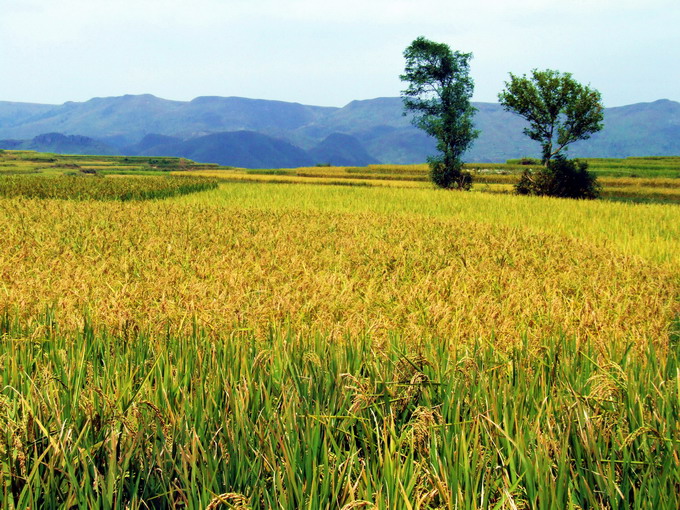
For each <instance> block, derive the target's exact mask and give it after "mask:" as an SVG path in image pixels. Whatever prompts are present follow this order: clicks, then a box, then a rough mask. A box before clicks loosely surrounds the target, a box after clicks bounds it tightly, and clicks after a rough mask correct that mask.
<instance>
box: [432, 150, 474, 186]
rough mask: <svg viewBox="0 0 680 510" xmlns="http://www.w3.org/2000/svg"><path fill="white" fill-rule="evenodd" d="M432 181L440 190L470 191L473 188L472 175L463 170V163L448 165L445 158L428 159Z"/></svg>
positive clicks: (456, 162)
mask: <svg viewBox="0 0 680 510" xmlns="http://www.w3.org/2000/svg"><path fill="white" fill-rule="evenodd" d="M428 162H429V165H430V180H431V181H432V182H433V183H434V184H435V185H437V186H439V187H440V188H452V189H460V190H465V191H467V190H469V189H470V188H471V187H472V174H471V173H470V172H468V171H467V170H463V169H462V168H463V162H462V161H460V160H454V161H452V162H450V163H449V164H448V165H447V164H446V163H445V161H444V159H443V158H428Z"/></svg>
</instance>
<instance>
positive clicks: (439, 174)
mask: <svg viewBox="0 0 680 510" xmlns="http://www.w3.org/2000/svg"><path fill="white" fill-rule="evenodd" d="M404 58H405V59H406V67H405V69H404V74H402V75H401V76H400V78H401V80H402V81H404V82H407V83H408V87H407V88H406V90H404V91H402V99H403V101H404V115H406V114H407V113H408V112H411V113H413V114H414V116H413V124H414V125H415V126H416V127H418V128H420V129H422V130H423V131H425V132H426V133H427V134H428V135H430V136H433V137H434V138H435V139H436V140H437V149H438V151H439V152H440V155H438V156H434V157H430V158H428V162H429V164H430V177H431V178H432V181H433V182H434V183H435V184H436V185H437V186H440V187H442V188H458V189H470V186H471V184H472V176H471V175H470V173H469V172H466V171H463V169H462V167H463V162H462V159H461V156H462V155H463V153H464V152H465V151H466V150H467V149H468V148H469V147H470V145H471V144H472V142H473V141H474V139H475V138H477V136H478V135H479V132H478V131H476V130H475V129H474V126H473V123H472V117H473V115H474V112H475V108H473V107H472V105H471V104H470V98H471V97H472V92H473V90H474V82H473V81H472V78H470V64H469V62H470V59H471V58H472V54H471V53H460V52H458V51H455V52H454V51H451V48H449V46H448V45H446V44H443V43H436V42H432V41H429V40H428V39H425V38H424V37H418V38H417V39H416V40H415V41H413V42H412V43H411V44H410V45H409V47H408V48H406V50H405V51H404Z"/></svg>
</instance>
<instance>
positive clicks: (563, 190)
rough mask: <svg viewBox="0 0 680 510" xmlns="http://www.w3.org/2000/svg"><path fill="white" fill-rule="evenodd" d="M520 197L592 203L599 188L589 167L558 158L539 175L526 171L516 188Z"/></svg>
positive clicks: (599, 190) (576, 161)
mask: <svg viewBox="0 0 680 510" xmlns="http://www.w3.org/2000/svg"><path fill="white" fill-rule="evenodd" d="M515 191H516V192H517V194H519V195H541V196H550V197H561V198H584V199H585V198H587V199H594V198H598V197H599V196H600V192H601V187H600V184H599V183H598V182H597V177H596V176H595V174H593V173H591V172H589V171H588V163H587V162H585V161H579V160H578V159H575V160H569V159H566V158H564V157H561V156H557V157H556V158H554V159H552V160H551V161H549V162H548V165H547V166H546V167H544V168H542V169H541V170H539V171H538V172H535V173H534V172H532V171H531V170H525V171H524V172H523V173H522V176H521V177H520V180H519V182H518V183H517V184H516V185H515Z"/></svg>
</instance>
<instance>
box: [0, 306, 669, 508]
mask: <svg viewBox="0 0 680 510" xmlns="http://www.w3.org/2000/svg"><path fill="white" fill-rule="evenodd" d="M40 331H41V333H40V334H39V335H35V336H33V335H31V334H30V333H31V332H30V331H29V330H26V329H23V328H21V327H20V326H19V325H18V324H17V323H16V321H15V320H14V318H12V317H10V316H7V315H5V316H4V317H0V338H1V339H2V342H0V360H3V370H2V371H0V411H1V412H0V428H1V430H2V434H1V437H0V476H1V477H2V480H3V482H4V483H3V486H2V488H0V500H2V501H3V502H4V503H5V505H7V508H73V507H81V508H130V509H137V508H176V507H181V508H218V507H220V508H230V506H229V505H227V504H224V505H218V499H217V497H218V495H222V496H221V497H222V498H224V499H225V500H227V501H230V500H231V501H234V500H236V499H237V500H238V501H242V502H244V503H246V502H247V503H246V504H244V505H243V506H241V507H239V508H253V509H255V508H280V509H299V508H390V509H406V508H422V509H424V510H425V509H435V508H461V509H479V508H501V507H500V506H499V502H501V501H508V502H511V503H512V505H510V504H508V505H507V508H534V509H543V508H545V509H552V508H612V509H614V508H616V509H624V508H637V509H650V510H651V509H673V510H675V509H676V508H678V505H679V504H680V491H678V488H679V487H678V480H679V479H680V466H679V465H678V462H677V456H678V454H680V433H679V431H678V427H677V423H676V420H677V410H678V405H680V402H679V401H678V393H677V388H676V383H677V370H678V366H679V365H678V363H679V360H678V350H677V348H676V349H672V350H670V352H668V353H659V352H658V351H656V350H654V349H653V348H651V347H650V348H649V350H648V351H647V352H646V353H642V354H641V355H640V358H642V359H637V358H636V357H634V356H632V355H630V353H627V352H621V351H620V350H618V351H616V350H614V349H611V350H610V352H606V353H605V352H603V351H602V349H601V348H596V347H594V346H592V345H589V344H587V343H586V342H580V343H578V344H577V342H576V341H575V340H568V339H557V340H554V341H547V342H546V343H545V345H544V346H542V348H541V349H539V350H538V351H531V350H529V349H528V348H526V346H522V345H519V346H518V347H517V348H515V349H513V350H511V351H510V352H505V353H504V352H502V351H500V350H496V349H493V348H492V347H488V346H481V345H480V346H476V347H472V348H470V349H465V348H459V349H458V351H454V350H452V349H448V344H447V342H430V343H423V345H422V346H420V347H418V348H417V349H413V348H409V347H408V346H407V345H404V344H402V343H401V342H399V341H397V340H395V341H393V342H391V343H387V344H386V345H382V346H381V347H377V346H375V345H372V343H371V342H370V340H368V339H366V338H352V339H351V341H347V342H335V341H331V340H329V339H327V338H324V337H323V336H318V337H317V338H313V339H300V337H299V336H297V335H295V334H294V333H291V334H286V333H284V332H280V331H272V334H271V336H270V338H269V339H267V340H263V341H258V340H257V339H255V338H252V337H250V336H248V335H245V334H244V335H243V337H241V338H239V337H238V336H235V335H232V336H227V337H223V338H211V337H210V336H209V335H208V334H206V333H205V332H203V331H200V329H198V328H197V330H196V332H195V333H194V334H193V335H187V336H181V337H177V336H173V335H168V337H167V338H165V337H164V338H162V339H154V338H152V337H149V336H148V335H145V334H144V333H140V332H135V331H134V330H131V331H129V332H128V334H126V335H125V336H122V337H115V336H111V335H110V334H107V333H105V332H97V331H94V330H93V328H92V326H91V325H90V324H88V323H87V321H86V322H85V326H84V327H83V329H82V331H81V332H74V333H72V334H65V333H62V332H59V329H58V327H57V325H56V322H55V320H54V317H53V316H52V317H49V318H48V319H47V320H46V321H45V324H44V326H43V328H42V329H41V330H40ZM233 507H234V506H232V508H233ZM504 508H505V507H504Z"/></svg>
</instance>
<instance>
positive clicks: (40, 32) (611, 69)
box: [0, 0, 680, 106]
mask: <svg viewBox="0 0 680 510" xmlns="http://www.w3.org/2000/svg"><path fill="white" fill-rule="evenodd" d="M679 27H680V0H562V1H560V2H548V1H539V0H476V1H467V0H464V1H457V0H448V1H445V0H341V1H335V0H334V1H323V0H190V1H180V0H0V70H1V74H0V100H5V101H24V102H37V103H55V104H57V103H63V102H65V101H84V100H87V99H90V98H92V97H105V96H117V95H123V94H141V93H151V94H154V95H157V96H160V97H163V98H166V99H177V100H189V99H192V98H194V97H197V96H206V95H218V96H242V97H251V98H261V99H278V100H282V101H295V102H300V103H305V104H314V105H326V106H343V105H345V104H346V103H348V102H349V101H351V100H354V99H371V98H374V97H380V96H398V95H399V93H400V91H401V90H402V89H403V87H404V86H403V84H402V83H401V82H400V81H399V78H398V76H399V74H400V73H401V72H402V71H403V65H404V62H403V57H402V52H403V50H404V48H406V46H408V44H409V43H410V42H411V41H412V40H413V39H415V38H416V37H418V36H420V35H423V36H425V37H427V38H429V39H432V40H435V41H437V42H444V43H446V44H448V45H450V46H451V48H452V49H454V50H460V51H464V52H472V53H473V54H474V60H473V61H472V76H473V78H474V80H475V96H474V100H476V101H490V102H496V101H497V95H498V92H499V91H500V90H501V89H502V87H503V82H504V81H505V80H507V78H508V72H513V73H515V74H523V73H526V72H529V71H530V70H531V69H532V68H539V69H545V68H552V69H558V70H560V71H564V72H571V73H573V75H574V77H575V78H576V79H578V80H579V81H581V82H583V83H590V85H591V86H593V87H594V88H596V89H598V90H600V91H601V92H602V95H603V99H604V102H605V105H606V106H620V105H624V104H631V103H636V102H643V101H653V100H656V99H662V98H666V99H672V100H675V101H680V28H679Z"/></svg>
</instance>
